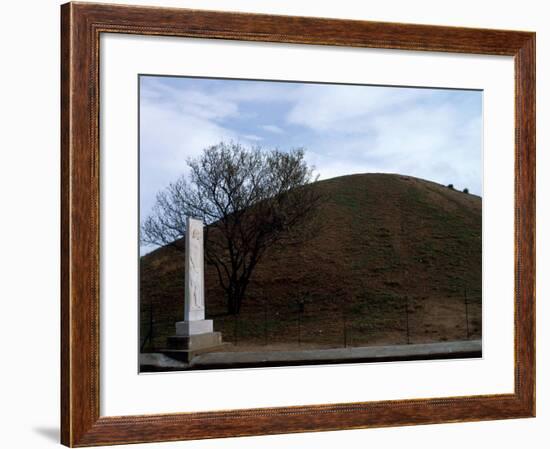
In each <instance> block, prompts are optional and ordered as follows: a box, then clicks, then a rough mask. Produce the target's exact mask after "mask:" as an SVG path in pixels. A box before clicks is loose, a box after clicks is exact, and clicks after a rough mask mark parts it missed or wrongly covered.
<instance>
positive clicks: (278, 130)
mask: <svg viewBox="0 0 550 449" xmlns="http://www.w3.org/2000/svg"><path fill="white" fill-rule="evenodd" d="M261 128H262V129H263V130H265V131H269V132H270V133H275V134H283V133H284V132H285V131H284V130H283V129H282V128H279V127H278V126H276V125H262V126H261Z"/></svg>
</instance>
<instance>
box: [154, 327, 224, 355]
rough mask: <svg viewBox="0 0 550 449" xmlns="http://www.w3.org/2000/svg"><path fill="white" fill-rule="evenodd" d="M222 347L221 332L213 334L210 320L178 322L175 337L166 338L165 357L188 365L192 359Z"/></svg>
mask: <svg viewBox="0 0 550 449" xmlns="http://www.w3.org/2000/svg"><path fill="white" fill-rule="evenodd" d="M223 346H224V343H223V342H222V334H221V332H214V326H213V323H212V320H197V321H179V322H177V323H176V335H174V336H173V337H168V348H167V351H165V354H166V355H169V356H170V357H172V358H175V359H177V360H180V361H182V362H186V363H189V362H190V361H191V360H192V359H193V357H195V356H196V355H198V354H202V353H205V352H211V351H216V350H218V349H220V348H221V347H223Z"/></svg>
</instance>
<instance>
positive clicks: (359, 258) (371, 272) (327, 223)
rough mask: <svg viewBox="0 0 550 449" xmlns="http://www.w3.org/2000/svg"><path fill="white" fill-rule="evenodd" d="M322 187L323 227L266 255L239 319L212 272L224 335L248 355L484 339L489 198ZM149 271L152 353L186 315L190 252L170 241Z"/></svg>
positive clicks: (144, 304)
mask: <svg viewBox="0 0 550 449" xmlns="http://www.w3.org/2000/svg"><path fill="white" fill-rule="evenodd" d="M313 187H314V188H316V189H319V191H320V192H321V193H322V194H323V196H324V198H326V201H325V202H324V203H323V206H322V207H321V210H320V216H319V219H320V227H319V231H318V233H317V234H316V235H315V236H314V237H313V238H312V239H311V240H309V241H308V242H306V243H305V244H302V245H291V246H289V245H286V246H283V245H279V246H277V247H273V248H271V249H270V250H269V251H268V253H266V255H265V257H264V259H263V260H262V261H261V262H260V264H259V265H258V267H257V269H256V271H255V273H254V275H253V278H252V280H251V283H250V287H249V290H248V296H247V298H245V301H244V302H243V306H242V313H241V315H240V316H239V317H238V318H235V317H227V316H225V315H224V311H225V306H224V300H223V294H222V291H221V289H220V288H219V287H218V285H217V280H216V276H215V273H214V269H213V268H212V267H210V268H208V267H207V272H206V276H205V284H206V310H207V315H208V316H210V317H213V318H214V319H215V328H216V330H221V331H222V332H223V336H224V339H225V340H227V341H232V342H233V343H234V344H235V345H236V348H237V350H238V349H239V348H241V349H243V350H244V349H247V348H249V347H252V346H255V345H260V344H261V345H267V346H269V348H268V349H277V347H285V345H289V344H290V345H295V344H300V345H301V346H306V347H307V346H309V347H327V346H343V345H344V344H345V345H368V344H391V343H406V342H407V341H409V342H411V343H412V342H429V341H442V340H443V341H444V340H457V339H466V338H479V337H480V333H481V329H480V323H481V198H480V197H478V196H475V195H469V194H465V193H462V192H458V191H455V190H452V189H449V188H447V187H444V186H441V185H439V184H436V183H433V182H429V181H425V180H421V179H417V178H413V177H409V176H401V175H389V174H361V175H350V176H343V177H338V178H332V179H329V180H325V181H320V182H317V183H315V184H314V185H313ZM140 275H141V284H140V296H141V298H140V300H141V338H142V341H144V342H145V343H144V350H152V349H155V348H161V347H163V346H164V345H165V338H166V337H167V336H168V335H171V334H173V332H174V323H175V322H176V321H179V320H181V319H182V317H183V297H184V292H183V285H184V284H183V282H184V257H183V254H182V253H180V252H177V251H175V250H173V249H171V248H168V247H165V248H160V249H158V250H156V251H154V252H152V253H150V254H148V255H146V256H144V257H142V259H141V267H140ZM267 346H266V348H267ZM233 349H235V347H234V348H233Z"/></svg>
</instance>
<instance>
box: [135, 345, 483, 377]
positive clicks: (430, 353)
mask: <svg viewBox="0 0 550 449" xmlns="http://www.w3.org/2000/svg"><path fill="white" fill-rule="evenodd" d="M474 357H478V358H479V357H481V340H470V341H452V342H441V343H425V344H412V345H393V346H368V347H354V348H337V349H313V350H311V349H310V350H302V351H299V350H298V351H273V352H261V351H257V352H230V351H228V352H210V353H205V354H201V355H198V356H196V357H195V358H194V359H193V361H192V362H191V363H190V364H186V363H182V362H179V361H177V360H174V359H172V358H170V357H167V356H166V355H164V354H161V353H152V354H141V355H140V363H141V366H142V369H141V371H142V372H153V371H180V370H199V369H220V368H244V367H267V366H282V365H285V366H288V365H294V366H295V365H312V364H317V365H319V364H328V363H360V362H361V363H373V362H395V361H408V360H436V359H462V358H474Z"/></svg>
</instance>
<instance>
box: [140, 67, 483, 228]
mask: <svg viewBox="0 0 550 449" xmlns="http://www.w3.org/2000/svg"><path fill="white" fill-rule="evenodd" d="M221 140H227V141H230V140H232V141H235V142H240V143H242V144H244V145H260V146H261V147H264V148H269V149H271V148H279V149H280V150H283V151H287V150H289V149H292V148H297V147H303V148H305V149H306V159H307V161H308V162H309V163H310V164H312V165H313V166H315V170H316V173H318V174H319V176H320V179H328V178H332V177H335V176H341V175H346V174H352V173H400V174H407V175H411V176H416V177H419V178H424V179H429V180H431V181H435V182H438V183H441V184H445V185H446V184H451V183H452V184H454V186H455V188H458V189H463V188H465V187H467V188H469V189H470V192H472V193H475V194H478V195H480V194H481V185H482V176H481V174H482V163H481V161H482V92H480V91H466V90H447V89H422V88H402V87H378V86H356V85H340V84H313V83H289V82H272V81H248V80H220V79H205V78H182V77H159V76H141V77H140V209H141V219H142V220H143V219H144V218H145V217H146V216H147V215H148V213H149V211H150V210H151V207H152V206H153V204H154V201H155V196H156V194H157V192H158V191H159V190H162V189H163V188H164V187H166V186H167V185H168V183H170V182H171V181H174V180H175V179H177V178H178V177H179V176H180V175H181V174H185V173H186V172H187V165H186V160H187V158H188V157H196V156H198V155H200V153H201V152H202V150H203V149H204V148H206V147H208V146H211V145H214V144H216V143H218V142H220V141H221Z"/></svg>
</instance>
